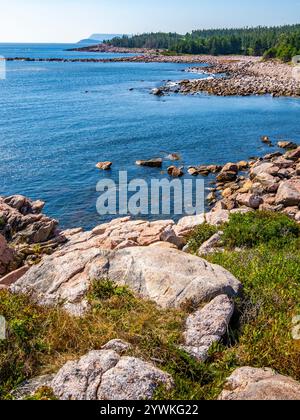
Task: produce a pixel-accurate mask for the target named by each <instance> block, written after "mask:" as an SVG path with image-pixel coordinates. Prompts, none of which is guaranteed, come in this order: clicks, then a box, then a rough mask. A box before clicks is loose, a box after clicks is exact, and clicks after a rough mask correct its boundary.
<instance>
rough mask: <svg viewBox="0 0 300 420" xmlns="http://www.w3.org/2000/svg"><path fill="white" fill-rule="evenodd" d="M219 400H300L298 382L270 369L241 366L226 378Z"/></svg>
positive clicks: (299, 384)
mask: <svg viewBox="0 0 300 420" xmlns="http://www.w3.org/2000/svg"><path fill="white" fill-rule="evenodd" d="M219 400H240V401H254V400H259V401H264V400H270V401H277V400H300V383H299V382H296V381H294V380H293V379H291V378H289V377H287V376H282V375H278V374H276V373H275V372H274V371H273V370H271V369H254V368H251V367H243V368H240V369H237V370H236V371H234V372H233V374H232V375H231V376H230V378H228V380H227V383H226V386H225V389H224V391H223V392H222V394H221V395H220V397H219Z"/></svg>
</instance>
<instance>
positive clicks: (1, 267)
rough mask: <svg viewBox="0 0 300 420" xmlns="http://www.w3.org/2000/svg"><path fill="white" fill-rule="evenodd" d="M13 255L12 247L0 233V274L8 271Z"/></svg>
mask: <svg viewBox="0 0 300 420" xmlns="http://www.w3.org/2000/svg"><path fill="white" fill-rule="evenodd" d="M14 256H15V253H14V251H13V249H11V248H10V247H9V246H8V244H7V241H6V239H5V238H4V236H2V235H1V234H0V276H3V275H4V274H6V273H7V272H8V271H10V268H11V265H12V263H13V260H14Z"/></svg>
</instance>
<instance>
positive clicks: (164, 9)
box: [0, 0, 300, 43]
mask: <svg viewBox="0 0 300 420" xmlns="http://www.w3.org/2000/svg"><path fill="white" fill-rule="evenodd" d="M0 6H1V8H0V42H70V43H73V42H77V41H79V40H80V39H82V38H88V37H89V36H90V35H91V34H92V33H129V34H131V33H142V32H150V31H167V32H169V31H171V32H179V33H186V32H189V31H191V30H193V29H203V28H218V27H243V26H257V25H282V24H287V23H300V0H284V1H282V0H9V1H7V0H0Z"/></svg>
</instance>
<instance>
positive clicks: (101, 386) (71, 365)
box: [51, 349, 174, 401]
mask: <svg viewBox="0 0 300 420" xmlns="http://www.w3.org/2000/svg"><path fill="white" fill-rule="evenodd" d="M161 385H164V386H165V387H166V388H167V389H170V388H172V387H173V386H174V383H173V380H172V377H171V376H170V375H169V374H167V373H165V372H163V371H161V370H159V369H157V368H156V367H155V366H153V365H152V364H151V363H147V362H144V361H143V360H141V359H137V358H135V357H126V356H120V354H119V353H117V352H116V351H114V350H104V349H103V350H99V351H91V352H90V353H88V354H87V355H85V356H83V357H82V358H81V359H80V360H77V361H73V362H68V363H67V364H66V365H65V366H63V367H62V368H61V370H60V371H59V372H58V373H57V375H56V376H55V377H54V379H53V381H52V383H51V387H52V389H53V392H54V394H55V395H56V397H58V398H59V399H60V400H80V401H82V400H83V401H86V400H94V401H95V400H108V401H111V400H149V399H151V398H152V397H153V394H154V392H155V390H156V389H157V388H158V387H159V386H161Z"/></svg>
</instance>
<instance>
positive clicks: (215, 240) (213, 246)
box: [198, 231, 223, 257]
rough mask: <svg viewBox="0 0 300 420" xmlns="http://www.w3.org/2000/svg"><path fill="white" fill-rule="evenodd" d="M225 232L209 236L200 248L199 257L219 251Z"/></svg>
mask: <svg viewBox="0 0 300 420" xmlns="http://www.w3.org/2000/svg"><path fill="white" fill-rule="evenodd" d="M222 236H223V232H222V231H219V232H217V233H215V234H214V235H213V236H212V237H211V238H209V239H208V240H207V241H206V242H204V243H203V244H202V245H201V247H200V248H199V250H198V255H199V257H201V256H203V255H208V254H211V253H213V252H217V251H218V248H217V247H218V245H220V242H221V240H222Z"/></svg>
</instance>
